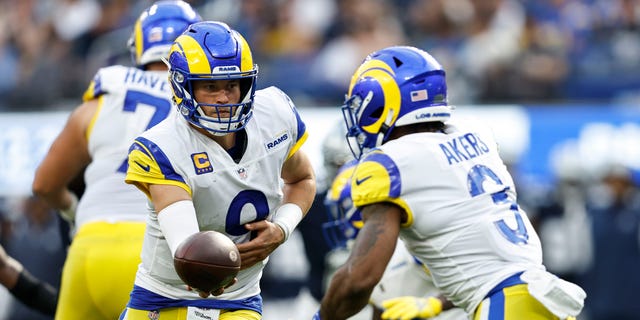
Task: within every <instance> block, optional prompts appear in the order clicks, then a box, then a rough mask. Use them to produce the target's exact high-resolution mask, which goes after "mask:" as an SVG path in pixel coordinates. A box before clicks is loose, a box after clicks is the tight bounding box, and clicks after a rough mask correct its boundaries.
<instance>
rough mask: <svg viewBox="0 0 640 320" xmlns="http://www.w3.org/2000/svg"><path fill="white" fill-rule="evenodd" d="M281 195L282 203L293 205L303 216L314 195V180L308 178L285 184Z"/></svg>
mask: <svg viewBox="0 0 640 320" xmlns="http://www.w3.org/2000/svg"><path fill="white" fill-rule="evenodd" d="M283 193H284V198H283V199H282V203H295V204H296V205H298V206H299V207H300V208H301V209H302V213H303V214H307V212H308V211H309V209H310V208H311V205H312V204H313V199H314V197H315V195H316V180H315V178H314V177H313V176H309V177H307V178H305V179H301V180H298V181H297V182H294V183H285V185H284V188H283Z"/></svg>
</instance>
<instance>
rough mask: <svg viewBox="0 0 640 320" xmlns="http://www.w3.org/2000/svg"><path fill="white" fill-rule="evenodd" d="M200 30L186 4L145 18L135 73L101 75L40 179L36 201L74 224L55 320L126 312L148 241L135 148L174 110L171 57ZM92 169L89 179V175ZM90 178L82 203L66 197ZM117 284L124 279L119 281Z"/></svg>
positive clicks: (171, 2) (160, 8) (163, 7)
mask: <svg viewBox="0 0 640 320" xmlns="http://www.w3.org/2000/svg"><path fill="white" fill-rule="evenodd" d="M198 21H200V17H199V15H198V14H197V13H196V12H195V11H194V10H193V9H192V8H191V6H190V5H189V4H188V3H186V2H183V1H175V0H162V1H158V2H156V3H154V4H153V5H152V6H150V7H149V8H147V9H146V10H145V11H143V12H142V13H141V15H140V17H139V19H138V20H137V22H136V24H135V27H134V31H133V33H132V36H131V40H130V43H129V44H130V49H131V51H132V58H133V62H134V63H135V65H136V67H126V66H110V67H105V68H102V69H100V70H99V71H98V72H97V73H96V75H95V77H94V78H93V81H92V82H91V84H90V85H89V88H88V89H87V90H86V92H85V94H84V96H83V101H84V103H83V104H82V105H81V106H79V107H78V108H76V109H75V110H74V111H73V113H72V114H71V116H70V117H69V120H68V122H67V124H66V125H65V127H64V129H63V130H62V132H61V133H60V135H59V136H58V137H57V138H56V140H55V141H54V143H53V145H52V147H51V149H50V150H49V152H48V154H47V155H46V157H45V159H44V160H43V162H42V163H41V164H40V166H39V167H38V169H37V172H36V175H35V179H34V181H33V191H34V193H35V194H37V195H39V196H41V197H43V198H44V199H45V200H47V202H48V203H49V204H50V205H52V206H53V207H55V208H58V209H60V210H61V214H62V215H63V217H65V218H66V219H68V220H71V221H72V222H73V223H74V224H75V228H76V230H77V231H76V233H75V235H74V237H73V241H72V243H71V246H70V248H69V251H68V256H67V260H66V261H65V266H64V270H63V274H62V282H61V288H60V297H59V300H58V307H57V309H56V319H64V320H73V319H115V318H117V317H118V316H119V315H120V313H121V311H122V308H123V307H124V306H125V305H126V303H127V300H128V298H129V292H130V291H131V287H132V285H133V280H134V278H135V272H136V269H137V265H138V264H139V263H140V250H141V248H142V240H143V237H144V228H145V223H144V221H145V218H146V211H147V209H146V208H147V201H146V198H145V197H144V195H141V194H140V192H139V191H137V190H136V188H134V187H132V186H130V185H128V184H126V183H124V177H125V173H126V170H127V151H128V148H129V146H130V145H131V142H132V141H133V139H134V138H135V137H136V136H137V135H139V134H140V133H142V132H143V131H144V130H146V129H148V128H150V127H152V126H154V125H156V124H157V123H159V122H160V121H161V120H163V119H164V118H165V117H166V116H167V115H168V114H169V113H170V111H171V110H172V104H171V87H170V85H169V82H168V80H167V74H168V71H167V66H166V65H165V64H164V63H163V62H162V60H161V58H163V57H165V56H166V55H167V54H168V52H169V48H170V47H171V44H172V43H173V40H174V39H175V38H176V37H177V36H178V35H179V34H180V33H182V31H184V30H185V29H186V28H187V26H189V25H190V24H192V23H194V22H198ZM85 167H86V169H85ZM83 169H85V171H84V182H85V186H86V187H85V189H84V193H83V194H82V197H81V199H80V201H79V203H78V200H77V198H76V196H75V195H74V194H73V193H72V192H71V191H70V190H69V189H68V186H67V185H68V184H69V182H70V181H72V179H73V178H74V177H75V176H76V175H78V174H80V173H81V172H82V170H83ZM114 279H118V280H117V281H114Z"/></svg>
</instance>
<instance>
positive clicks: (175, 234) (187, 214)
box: [158, 200, 200, 257]
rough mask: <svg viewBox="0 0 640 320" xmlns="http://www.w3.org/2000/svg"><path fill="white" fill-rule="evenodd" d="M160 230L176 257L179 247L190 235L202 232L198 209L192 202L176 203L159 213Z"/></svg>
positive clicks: (172, 254) (182, 201)
mask: <svg viewBox="0 0 640 320" xmlns="http://www.w3.org/2000/svg"><path fill="white" fill-rule="evenodd" d="M158 223H159V224H160V230H161V231H162V234H163V235H164V238H165V239H167V244H168V245H169V249H170V250H171V257H173V256H174V254H175V253H176V250H177V249H178V245H180V243H181V242H182V241H184V239H186V238H187V237H189V236H190V235H192V234H194V233H197V232H200V227H199V226H198V219H197V218H196V209H195V208H194V207H193V202H192V201H191V200H181V201H177V202H174V203H172V204H170V205H168V206H167V207H165V208H164V209H162V210H160V212H158Z"/></svg>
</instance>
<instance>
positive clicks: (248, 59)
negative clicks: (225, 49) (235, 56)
mask: <svg viewBox="0 0 640 320" xmlns="http://www.w3.org/2000/svg"><path fill="white" fill-rule="evenodd" d="M234 33H235V34H236V36H237V37H238V40H239V42H240V55H241V57H240V59H241V60H240V71H242V72H245V71H251V70H253V57H252V56H251V49H250V48H249V44H248V43H247V41H246V40H245V39H244V37H243V36H242V35H241V34H240V33H238V32H234Z"/></svg>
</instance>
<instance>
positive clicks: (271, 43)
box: [0, 0, 640, 320]
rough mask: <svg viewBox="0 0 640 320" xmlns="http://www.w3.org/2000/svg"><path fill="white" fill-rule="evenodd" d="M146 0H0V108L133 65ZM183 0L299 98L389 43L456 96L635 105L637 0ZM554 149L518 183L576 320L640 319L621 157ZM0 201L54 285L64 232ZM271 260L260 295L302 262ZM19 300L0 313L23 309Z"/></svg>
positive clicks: (296, 274)
mask: <svg viewBox="0 0 640 320" xmlns="http://www.w3.org/2000/svg"><path fill="white" fill-rule="evenodd" d="M152 2H153V1H140V0H139V1H129V0H0V70H1V71H2V77H0V96H1V97H2V99H0V111H35V110H71V108H73V107H75V106H76V105H77V104H78V103H80V98H81V95H82V92H83V91H84V90H85V89H86V86H87V84H88V83H89V81H90V79H91V77H92V76H93V75H94V74H95V72H96V71H97V70H98V68H100V67H103V66H107V65H112V64H124V65H130V64H131V59H130V53H129V51H128V49H127V47H126V45H125V44H126V42H127V39H128V38H129V36H130V34H131V30H132V27H133V22H134V21H135V19H136V18H137V16H138V14H139V13H140V12H141V11H142V10H143V9H144V8H146V7H147V6H149V5H150V4H151V3H152ZM188 2H190V3H191V4H192V5H193V6H194V7H195V8H196V9H197V10H198V11H199V12H200V14H201V15H202V16H203V18H204V19H211V20H221V21H224V22H227V23H228V24H229V25H230V26H232V27H233V28H235V29H237V30H239V31H240V32H241V33H242V34H243V35H245V37H246V38H247V40H248V42H249V44H250V45H251V48H252V51H253V53H254V60H255V61H257V63H258V64H259V67H260V74H259V80H258V86H259V87H260V88H262V87H266V86H270V85H276V86H278V87H280V88H281V89H283V90H284V91H285V92H287V93H288V94H289V95H290V96H291V97H292V99H293V100H294V101H295V102H296V104H297V106H298V107H300V108H304V107H307V106H326V107H336V108H337V107H338V106H339V105H340V104H341V103H342V101H343V97H344V94H345V91H346V89H347V86H348V83H349V80H350V79H349V77H350V75H351V74H352V72H353V71H354V70H355V68H356V67H357V66H358V65H359V64H360V62H361V61H362V59H363V58H364V57H365V56H366V54H367V53H370V52H372V51H374V50H377V49H379V48H382V47H386V46H389V45H394V44H403V45H413V46H417V47H420V48H422V49H425V50H427V51H429V52H430V53H431V54H432V55H433V56H434V57H435V58H436V59H438V60H439V61H440V62H441V63H442V64H443V65H444V68H445V69H446V70H447V77H448V85H449V99H450V102H451V103H452V104H454V105H463V104H466V105H479V106H481V105H487V104H535V105H551V106H553V105H559V104H566V103H574V104H575V103H580V104H598V105H601V106H602V107H603V108H606V107H607V105H611V106H613V105H639V104H640V0H394V1H391V0H386V1H385V0H242V1H238V0H210V1H205V0H196V1H188ZM636 145H637V143H636ZM621 148H623V149H625V150H627V149H628V148H631V146H629V145H627V146H621ZM636 149H637V147H636ZM634 150H635V149H634ZM571 157H573V158H571ZM564 160H565V161H558V162H557V163H556V164H557V167H556V168H554V169H555V174H556V175H557V184H556V185H554V186H552V187H550V188H545V189H544V190H534V188H533V187H532V186H530V185H522V186H521V187H520V189H519V190H518V191H519V195H520V197H521V201H522V204H523V206H525V207H526V210H527V212H528V213H529V215H530V216H531V218H532V220H533V221H534V223H535V226H536V228H537V229H538V231H539V233H540V236H541V239H542V241H543V248H544V255H545V256H544V261H545V264H546V265H547V266H548V267H549V269H551V270H552V271H553V272H554V273H556V274H559V275H561V276H563V277H565V278H567V279H569V280H572V281H575V282H576V283H579V284H581V285H582V286H584V288H585V289H586V291H587V293H588V295H589V296H588V298H587V301H586V304H587V307H586V309H585V312H584V314H583V315H582V317H581V318H580V319H589V320H597V319H637V315H638V314H640V304H638V303H637V302H636V301H635V300H636V299H635V293H636V291H637V290H636V289H637V288H640V276H638V275H637V271H638V270H640V189H639V188H638V183H637V182H638V181H637V179H636V180H634V179H633V176H632V172H631V171H630V170H629V168H626V167H620V166H616V165H615V164H611V166H610V167H608V168H607V169H606V170H603V171H601V172H600V173H601V174H599V175H598V176H589V175H587V174H585V172H584V171H581V170H580V168H581V165H580V161H581V160H584V158H580V157H577V154H576V153H569V158H567V159H564ZM514 176H516V177H517V176H518V175H517V172H515V173H514ZM516 182H518V181H517V178H516ZM319 191H320V190H319ZM0 208H2V209H5V212H4V214H2V213H0V222H1V223H0V226H2V229H3V230H2V231H0V235H2V238H1V239H0V241H1V243H2V244H3V245H5V246H6V247H7V251H8V252H9V253H10V254H12V255H15V256H16V257H17V258H18V259H19V260H20V259H24V261H23V262H24V263H25V265H28V266H29V267H30V268H32V269H35V270H33V271H34V272H33V273H34V274H36V275H37V276H40V277H42V278H44V279H46V280H48V281H50V282H51V283H53V284H55V285H57V284H58V283H59V278H58V276H59V271H60V268H61V266H62V262H63V259H64V255H65V251H64V248H65V246H66V243H64V242H61V241H60V240H54V238H55V239H58V238H59V235H60V234H62V235H63V237H62V238H63V239H65V238H67V237H66V234H67V232H68V230H64V229H62V230H61V229H60V226H61V225H60V221H59V218H58V216H57V214H56V213H55V212H54V211H52V210H50V209H47V208H45V207H43V205H42V204H41V203H39V202H38V200H37V199H34V198H31V197H27V198H25V199H20V200H19V201H18V202H15V201H14V202H11V201H9V202H5V203H4V204H2V205H0ZM62 227H64V226H62ZM67 240H68V239H67ZM294 242H295V241H294ZM298 247H299V245H298ZM34 250H35V251H38V252H42V253H43V254H40V255H32V254H30V253H31V252H35V251H34ZM290 250H293V252H294V253H297V254H300V252H299V249H290ZM296 250H298V251H296ZM286 252H292V251H286ZM278 261H281V262H278ZM282 261H285V262H282ZM301 263H302V266H301V265H300V264H301ZM305 263H306V264H305ZM271 264H273V265H274V266H277V267H278V268H280V267H282V268H285V269H286V268H289V269H288V270H289V271H291V272H277V273H274V275H273V276H272V277H270V274H269V270H267V274H266V276H265V279H264V281H265V286H264V294H265V297H266V299H269V297H271V298H272V300H271V301H273V299H280V298H282V299H289V298H293V297H295V296H296V295H298V294H299V292H300V290H303V288H304V287H305V283H306V281H307V279H306V278H305V277H306V276H307V275H306V274H305V272H304V271H301V270H305V268H309V266H308V262H300V261H291V260H288V259H286V258H285V259H278V258H277V255H276V257H274V259H273V261H272V262H271ZM287 275H289V279H283V276H284V277H285V278H286V277H287ZM292 275H293V276H292ZM270 280H271V281H272V282H271V285H269V282H268V281H270ZM283 284H286V286H285V285H283ZM315 298H317V296H315ZM0 300H2V299H0ZM267 301H269V300H267ZM3 303H8V302H7V301H5V302H2V301H0V319H2V317H1V315H2V309H6V308H7V306H6V305H5V306H3V305H2V304H3ZM18 307H19V306H18V305H17V304H16V305H14V307H13V309H11V310H13V311H11V312H13V313H12V314H14V315H15V314H25V313H20V312H28V311H26V310H23V309H20V310H18V311H16V308H18ZM7 319H12V318H11V317H9V318H7ZM25 319H26V318H25ZM29 319H40V318H38V317H37V315H34V314H31V316H30V317H29ZM42 319H47V318H46V317H42ZM265 319H267V317H265Z"/></svg>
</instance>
